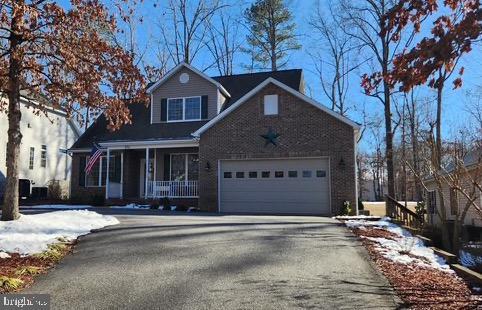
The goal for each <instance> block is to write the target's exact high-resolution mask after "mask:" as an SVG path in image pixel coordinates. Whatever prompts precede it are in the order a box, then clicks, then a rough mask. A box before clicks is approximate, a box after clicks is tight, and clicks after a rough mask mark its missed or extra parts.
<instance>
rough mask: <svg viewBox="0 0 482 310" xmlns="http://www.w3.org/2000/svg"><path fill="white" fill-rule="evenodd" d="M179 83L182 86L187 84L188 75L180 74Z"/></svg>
mask: <svg viewBox="0 0 482 310" xmlns="http://www.w3.org/2000/svg"><path fill="white" fill-rule="evenodd" d="M179 82H181V83H182V84H186V83H187V82H189V74H187V73H182V74H181V75H180V76H179Z"/></svg>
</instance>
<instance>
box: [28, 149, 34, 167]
mask: <svg viewBox="0 0 482 310" xmlns="http://www.w3.org/2000/svg"><path fill="white" fill-rule="evenodd" d="M34 161H35V148H34V147H31V148H30V155H29V159H28V168H29V169H30V170H33V166H34Z"/></svg>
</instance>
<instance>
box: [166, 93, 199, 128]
mask: <svg viewBox="0 0 482 310" xmlns="http://www.w3.org/2000/svg"><path fill="white" fill-rule="evenodd" d="M191 98H199V118H195V119H186V99H191ZM177 99H182V119H176V120H169V100H177ZM200 120H202V98H201V96H190V97H176V98H167V107H166V122H167V123H179V122H196V121H200Z"/></svg>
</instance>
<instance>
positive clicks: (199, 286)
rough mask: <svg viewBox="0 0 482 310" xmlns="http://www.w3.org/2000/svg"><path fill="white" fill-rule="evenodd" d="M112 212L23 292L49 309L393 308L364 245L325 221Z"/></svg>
mask: <svg viewBox="0 0 482 310" xmlns="http://www.w3.org/2000/svg"><path fill="white" fill-rule="evenodd" d="M103 213H116V217H117V218H118V219H119V220H120V221H121V224H120V225H117V226H112V227H108V228H105V229H102V230H100V231H97V232H95V233H92V234H90V235H87V236H85V237H82V238H81V240H80V243H79V244H78V246H77V247H76V248H75V252H74V254H73V255H69V256H67V257H66V258H65V259H64V260H63V261H62V262H61V263H60V264H59V265H58V266H57V267H56V268H55V269H53V270H51V271H50V272H49V273H48V274H47V275H44V276H41V277H39V278H38V279H37V281H36V283H35V285H34V286H33V287H32V288H30V289H28V290H27V291H25V293H48V294H51V295H52V307H53V309H94V308H95V309H278V310H279V309H293V308H309V309H383V308H386V309H393V308H395V307H396V304H395V301H394V300H395V298H394V294H393V292H392V290H391V289H390V288H389V285H388V283H387V281H386V279H385V278H383V277H382V276H381V275H380V274H379V273H378V272H376V271H375V270H374V268H373V267H372V265H371V263H370V262H369V259H368V258H367V253H366V251H365V250H364V248H363V246H362V245H361V244H360V243H359V242H358V241H357V240H356V238H355V237H354V236H352V235H351V234H350V233H349V232H348V231H347V230H346V229H345V228H344V227H342V226H340V225H338V223H337V222H336V221H334V220H332V219H329V218H320V217H286V216H283V217H281V216H279V217H277V216H222V215H159V214H156V213H155V212H148V211H146V212H141V213H136V211H124V210H122V211H116V210H110V211H103Z"/></svg>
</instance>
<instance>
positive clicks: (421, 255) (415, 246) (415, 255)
mask: <svg viewBox="0 0 482 310" xmlns="http://www.w3.org/2000/svg"><path fill="white" fill-rule="evenodd" d="M345 224H346V226H347V227H349V228H359V229H366V228H367V227H370V228H375V229H383V230H387V231H389V232H391V233H393V234H395V235H397V237H396V238H395V240H391V239H386V238H373V237H363V238H365V239H367V240H370V241H373V242H375V243H376V246H375V249H377V250H378V251H379V252H380V253H381V254H382V255H383V256H384V257H385V258H387V259H389V260H391V261H394V262H396V263H400V264H416V265H418V266H422V267H429V268H434V269H438V270H442V271H445V272H450V273H453V272H454V271H453V270H452V269H450V266H449V265H447V264H446V262H445V260H444V259H443V258H442V257H440V256H438V255H436V254H435V253H434V251H433V250H432V249H430V248H428V247H426V246H425V245H424V244H423V241H422V240H420V239H419V238H417V237H413V236H412V234H411V233H410V232H409V231H407V230H405V229H403V228H401V227H400V226H398V225H395V224H393V223H392V222H390V218H388V217H385V218H382V219H381V220H379V221H365V220H349V221H346V222H345Z"/></svg>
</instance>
